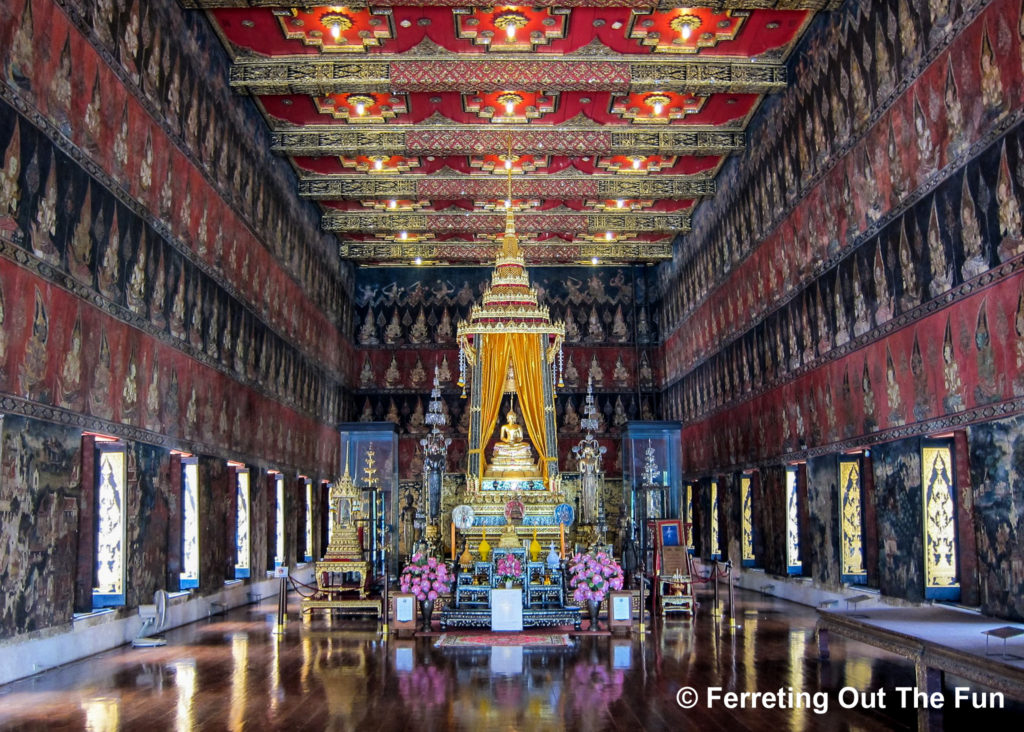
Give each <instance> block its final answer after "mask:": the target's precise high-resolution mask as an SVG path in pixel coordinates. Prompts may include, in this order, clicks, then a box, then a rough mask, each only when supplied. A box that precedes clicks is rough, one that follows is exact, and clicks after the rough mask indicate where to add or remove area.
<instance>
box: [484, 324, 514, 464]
mask: <svg viewBox="0 0 1024 732" xmlns="http://www.w3.org/2000/svg"><path fill="white" fill-rule="evenodd" d="M481 341H482V342H481V344H480V353H478V354H477V358H479V359H480V364H481V371H482V378H481V379H480V380H481V381H482V382H483V383H481V384H480V476H481V477H483V475H484V473H486V472H487V458H488V457H490V456H489V455H487V443H488V442H490V439H491V435H493V434H494V428H495V426H496V425H497V424H498V413H499V412H500V411H501V397H502V396H503V395H504V392H505V376H506V375H507V374H508V359H509V354H510V352H511V350H512V343H511V340H510V338H509V336H508V335H506V334H504V333H494V334H488V335H485V336H483V337H482V338H481Z"/></svg>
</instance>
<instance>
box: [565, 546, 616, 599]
mask: <svg viewBox="0 0 1024 732" xmlns="http://www.w3.org/2000/svg"><path fill="white" fill-rule="evenodd" d="M569 577H570V579H569V587H570V588H571V589H572V590H573V593H572V596H573V599H574V600H576V602H584V601H586V600H594V601H595V602H601V600H603V599H604V598H605V596H606V595H607V594H608V591H609V590H621V589H622V583H623V581H624V578H623V576H622V567H620V566H619V563H618V562H616V561H615V559H614V558H613V557H612V556H611V555H610V554H608V552H597V553H596V554H576V555H575V556H573V558H572V559H571V560H570V562H569Z"/></svg>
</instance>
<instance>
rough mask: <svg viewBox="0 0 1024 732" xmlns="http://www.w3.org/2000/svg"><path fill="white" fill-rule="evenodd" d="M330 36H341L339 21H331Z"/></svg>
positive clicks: (336, 38) (336, 37)
mask: <svg viewBox="0 0 1024 732" xmlns="http://www.w3.org/2000/svg"><path fill="white" fill-rule="evenodd" d="M331 37H332V38H334V40H338V39H339V38H341V23H331Z"/></svg>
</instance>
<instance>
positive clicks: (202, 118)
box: [0, 0, 353, 637]
mask: <svg viewBox="0 0 1024 732" xmlns="http://www.w3.org/2000/svg"><path fill="white" fill-rule="evenodd" d="M116 5H117V7H114V4H111V3H97V2H87V1H86V0H82V1H80V2H79V1H74V0H72V1H71V2H62V1H56V2H55V1H53V0H27V1H23V0H14V2H10V3H6V4H5V5H4V7H3V9H2V10H0V69H2V74H0V162H2V168H0V411H2V413H3V414H4V415H6V416H5V417H4V418H3V432H2V439H3V454H2V456H0V464H2V465H3V473H2V476H0V518H2V521H0V524H2V527H3V528H2V531H3V537H4V539H3V542H2V543H0V553H2V555H0V558H2V559H3V560H4V562H3V566H4V570H3V571H4V573H5V574H4V577H3V579H4V586H5V590H6V592H5V596H4V598H3V599H2V600H0V637H10V636H14V635H18V634H21V633H25V632H29V631H31V630H38V629H41V628H46V627H49V626H54V625H60V624H61V623H65V622H68V621H69V620H70V616H71V612H72V610H73V608H74V607H75V604H76V596H77V598H78V604H79V605H85V604H87V602H88V597H89V590H90V588H88V587H86V586H84V585H83V586H81V587H79V586H78V585H80V584H82V583H83V582H86V583H87V580H83V576H84V577H87V576H88V568H89V566H90V563H91V562H92V561H93V559H92V558H91V557H90V556H88V551H86V552H85V554H84V555H83V554H82V546H83V543H84V545H85V547H86V549H88V542H87V541H84V539H83V537H88V536H89V534H90V532H92V531H94V530H95V527H94V525H93V521H94V511H93V507H92V505H91V504H90V500H91V499H89V500H87V499H84V498H83V495H84V494H85V493H86V492H88V491H83V486H82V484H81V482H82V475H81V470H80V468H81V466H82V465H83V460H82V457H81V454H80V453H81V445H82V440H83V437H82V435H83V432H84V431H91V432H97V433H102V434H106V435H113V436H116V437H118V438H119V439H122V440H124V441H125V444H126V453H127V455H126V456H127V460H126V465H127V476H126V490H127V496H126V498H127V501H128V503H127V508H128V510H129V512H130V516H131V521H130V522H129V527H130V528H129V534H128V536H127V542H126V547H127V549H128V552H127V562H128V576H129V582H128V585H127V587H126V598H125V600H126V604H127V605H128V606H129V607H134V606H135V605H137V604H139V603H141V602H149V601H151V598H152V595H153V592H154V590H156V589H158V588H168V589H176V588H177V572H178V571H180V547H178V546H177V544H178V542H179V541H180V529H181V527H180V522H181V507H180V505H178V501H179V500H180V499H179V496H178V494H177V493H176V492H175V491H176V490H177V488H176V487H175V486H176V485H177V483H176V482H175V478H174V476H173V475H171V471H172V467H171V466H172V464H173V460H172V456H171V450H172V449H178V450H182V449H183V450H187V451H189V452H192V453H194V454H199V455H203V456H205V457H203V458H202V459H203V462H204V464H206V465H208V466H209V467H208V469H207V470H206V471H205V472H204V479H202V480H201V481H200V488H201V491H203V492H204V496H205V501H206V503H207V505H208V506H210V507H211V509H212V511H211V513H209V514H207V515H206V516H205V521H206V522H207V523H206V524H205V525H204V527H203V532H204V536H205V540H206V544H207V545H208V546H210V547H218V549H217V550H216V551H213V552H211V553H209V554H206V555H205V559H204V564H203V566H202V568H201V579H202V591H203V592H207V591H213V590H219V589H220V588H221V587H222V586H223V580H224V579H225V578H226V577H227V576H230V575H229V573H230V569H231V568H230V565H231V564H233V561H234V557H233V555H232V556H230V557H229V556H228V555H229V553H230V541H229V538H230V537H231V536H232V532H233V512H232V511H229V510H228V509H229V504H230V507H231V508H233V505H234V503H233V492H231V491H227V490H225V489H224V486H223V485H221V484H223V483H224V482H225V481H224V478H225V477H226V476H227V469H226V466H225V460H226V459H234V460H238V461H241V462H244V463H247V464H250V465H252V466H253V467H254V470H255V471H256V472H257V473H258V472H259V470H260V469H261V468H262V469H263V470H266V469H267V468H271V467H273V468H276V469H279V470H281V471H282V472H286V474H287V475H288V477H289V479H291V480H294V476H295V475H296V474H298V473H299V472H303V473H305V474H308V475H312V476H317V477H319V476H321V475H322V476H327V475H333V474H334V473H335V472H336V466H337V460H338V455H337V452H338V438H337V433H336V430H335V429H334V425H335V424H336V423H337V422H338V421H340V420H341V416H342V408H343V404H342V397H343V393H344V389H345V387H346V385H347V383H348V380H349V379H350V378H351V377H352V374H351V373H350V371H349V364H350V363H352V362H353V359H352V358H351V357H350V354H351V351H352V346H351V341H350V339H349V336H348V334H349V333H350V332H351V329H352V326H351V323H350V320H349V318H350V317H351V313H352V307H351V305H352V288H353V279H352V271H351V269H350V268H348V267H346V266H343V265H342V264H341V263H340V262H339V260H338V258H337V254H336V250H335V245H334V243H333V239H332V238H331V237H329V236H327V235H325V234H324V233H323V232H321V231H320V230H319V222H318V216H317V212H316V209H315V207H314V206H312V205H311V204H309V203H308V202H304V201H301V200H300V199H298V197H297V196H296V195H295V193H294V191H295V181H294V177H293V173H292V172H291V170H290V168H289V167H288V166H287V164H286V163H284V162H283V161H281V160H279V159H277V158H275V157H274V156H273V155H272V153H271V152H270V150H269V148H268V147H267V145H266V137H265V135H263V134H261V132H260V131H261V130H262V129H263V122H262V120H261V119H260V116H259V113H258V111H257V110H256V109H255V107H254V106H253V105H251V104H250V103H249V102H247V101H246V100H244V99H241V98H238V97H236V96H234V95H233V93H232V92H231V90H230V88H229V86H228V83H227V78H228V62H227V58H226V55H225V54H224V52H223V49H222V47H221V44H220V41H219V39H218V38H217V37H216V35H215V34H214V33H213V32H212V31H211V29H210V28H209V25H208V23H207V21H206V20H205V18H204V17H203V16H202V14H200V13H182V12H181V11H180V9H178V8H177V7H175V6H169V5H163V4H153V3H143V2H138V1H136V2H128V3H121V4H116ZM231 129H244V130H248V134H232V133H229V130H231ZM87 462H88V461H86V463H87ZM210 481H213V482H210ZM178 482H180V480H179V481H178ZM264 491H265V489H263V488H262V487H261V486H260V485H259V483H258V482H254V483H253V494H254V499H255V500H254V507H253V531H252V533H253V546H254V549H253V554H254V564H253V569H254V571H253V576H254V577H258V576H262V572H263V571H265V569H266V564H267V561H266V558H265V555H266V553H267V550H266V547H267V544H266V542H267V533H268V532H267V528H266V514H265V511H266V509H267V507H268V502H267V501H266V496H265V495H263V494H262V492H264ZM90 495H91V494H90ZM293 503H294V501H293ZM86 504H90V505H86ZM293 508H294V506H293ZM260 511H263V513H260ZM261 522H262V528H260V525H261ZM291 534H292V539H291V541H292V543H293V544H294V541H295V539H294V535H295V534H296V531H295V529H294V527H293V529H292V531H291ZM294 554H295V547H294V546H292V551H291V553H290V555H291V556H294Z"/></svg>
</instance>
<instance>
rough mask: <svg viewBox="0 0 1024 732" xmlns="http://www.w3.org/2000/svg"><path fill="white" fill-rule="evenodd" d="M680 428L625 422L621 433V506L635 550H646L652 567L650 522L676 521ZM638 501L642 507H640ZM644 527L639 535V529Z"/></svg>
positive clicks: (679, 491) (669, 424)
mask: <svg viewBox="0 0 1024 732" xmlns="http://www.w3.org/2000/svg"><path fill="white" fill-rule="evenodd" d="M682 431H683V425H682V423H681V422H633V421H630V422H627V423H626V429H625V430H624V431H623V433H622V491H623V496H622V498H623V505H624V506H625V509H626V516H627V518H628V519H629V525H630V526H631V527H632V529H633V540H634V541H635V542H636V546H637V549H638V550H639V549H640V548H641V547H643V548H645V549H646V550H647V556H646V557H645V560H646V566H647V568H648V569H651V568H652V567H654V562H653V559H654V557H653V556H652V552H653V551H654V549H655V548H656V546H657V543H656V541H655V536H654V535H653V528H654V525H655V524H654V522H655V521H659V520H664V519H678V518H680V509H681V505H682V501H681V496H682V480H681V476H682V472H683V464H682V463H683V445H682ZM641 501H642V503H641ZM641 525H645V526H646V529H645V530H644V531H643V532H641V531H639V527H640V526H641Z"/></svg>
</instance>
